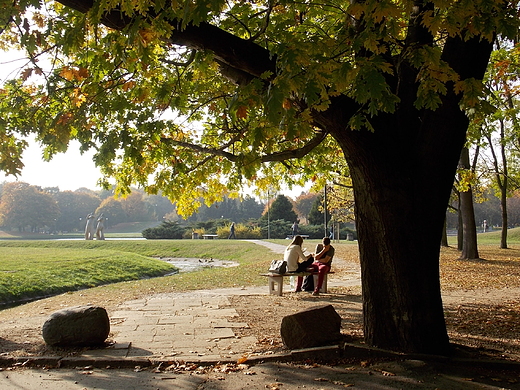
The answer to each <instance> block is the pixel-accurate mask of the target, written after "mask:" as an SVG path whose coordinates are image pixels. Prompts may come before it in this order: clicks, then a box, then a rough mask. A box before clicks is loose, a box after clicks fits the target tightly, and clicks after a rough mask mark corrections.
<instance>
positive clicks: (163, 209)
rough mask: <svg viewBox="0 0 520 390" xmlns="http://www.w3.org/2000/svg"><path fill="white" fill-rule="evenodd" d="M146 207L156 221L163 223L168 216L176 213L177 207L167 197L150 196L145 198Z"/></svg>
mask: <svg viewBox="0 0 520 390" xmlns="http://www.w3.org/2000/svg"><path fill="white" fill-rule="evenodd" d="M144 203H145V207H146V208H147V210H148V215H152V217H153V218H152V219H153V220H155V221H163V220H165V219H167V218H165V217H166V215H167V214H169V213H172V212H174V210H175V206H174V205H173V203H172V202H171V201H170V200H169V199H168V198H167V197H165V196H162V195H149V196H146V197H145V198H144Z"/></svg>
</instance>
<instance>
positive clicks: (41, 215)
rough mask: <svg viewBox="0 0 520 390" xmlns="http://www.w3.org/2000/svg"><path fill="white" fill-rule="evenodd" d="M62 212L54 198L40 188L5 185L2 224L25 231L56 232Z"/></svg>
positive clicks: (20, 183)
mask: <svg viewBox="0 0 520 390" xmlns="http://www.w3.org/2000/svg"><path fill="white" fill-rule="evenodd" d="M59 215H60V211H59V208H58V206H57V204H56V201H55V200H54V198H53V197H52V196H51V195H50V194H48V193H46V192H43V191H41V190H40V188H39V187H36V186H32V185H30V184H27V183H23V182H13V183H5V184H4V186H3V191H2V197H1V201H0V224H1V225H2V226H6V227H9V228H17V229H18V230H19V231H24V230H25V228H26V227H27V226H29V227H30V228H31V231H37V230H38V229H39V228H45V227H46V228H48V229H49V230H51V231H54V230H55V227H56V221H57V219H58V218H59Z"/></svg>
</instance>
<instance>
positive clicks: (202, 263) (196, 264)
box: [158, 257, 239, 273]
mask: <svg viewBox="0 0 520 390" xmlns="http://www.w3.org/2000/svg"><path fill="white" fill-rule="evenodd" d="M158 259H159V260H162V261H166V262H167V263H170V264H171V265H173V266H174V267H176V268H178V269H179V272H193V271H198V270H201V269H204V268H217V267H225V268H228V267H238V266H239V264H238V263H237V262H236V261H230V260H217V259H211V258H210V259H201V258H198V257H158ZM175 273H177V272H175Z"/></svg>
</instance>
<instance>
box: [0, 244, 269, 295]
mask: <svg viewBox="0 0 520 390" xmlns="http://www.w3.org/2000/svg"><path fill="white" fill-rule="evenodd" d="M156 257H196V258H197V257H198V258H201V259H210V258H214V259H220V260H232V261H235V262H238V263H239V264H240V267H233V268H222V269H208V270H202V271H198V272H194V273H190V274H179V275H170V276H165V277H162V278H154V281H153V282H151V284H152V285H153V284H157V285H159V287H158V289H159V290H164V291H168V290H169V291H171V289H172V288H174V289H178V290H187V289H198V288H208V287H211V286H212V287H226V286H236V285H250V284H257V283H258V284H259V283H261V282H262V283H265V281H264V280H262V278H261V277H260V276H258V274H259V273H260V271H262V270H264V269H265V268H267V264H268V263H269V262H270V261H271V260H272V259H271V257H273V256H272V255H271V256H269V257H266V249H265V248H264V247H261V246H259V245H255V244H252V243H248V242H243V241H227V240H226V241H224V240H218V241H217V240H215V241H213V240H197V241H192V240H156V241H151V240H150V241H149V240H107V241H83V240H77V241H73V240H56V241H53V240H12V241H9V240H4V241H0V303H3V304H12V303H13V302H18V301H24V300H30V299H34V298H39V297H44V296H48V295H55V294H58V293H63V292H67V291H74V290H80V289H85V288H90V287H95V286H100V285H107V284H114V283H115V285H114V287H117V285H118V284H117V282H123V281H138V280H146V279H148V280H150V278H151V277H154V276H163V275H166V274H170V273H171V272H172V271H174V268H173V267H172V266H171V265H170V264H168V263H166V262H164V261H161V260H158V259H156ZM161 286H162V287H161Z"/></svg>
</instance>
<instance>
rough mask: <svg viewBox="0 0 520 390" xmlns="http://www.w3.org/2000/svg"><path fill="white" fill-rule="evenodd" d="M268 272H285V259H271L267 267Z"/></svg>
mask: <svg viewBox="0 0 520 390" xmlns="http://www.w3.org/2000/svg"><path fill="white" fill-rule="evenodd" d="M269 272H271V273H273V274H281V275H283V274H284V273H286V272H287V261H285V260H273V261H271V266H270V267H269Z"/></svg>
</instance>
